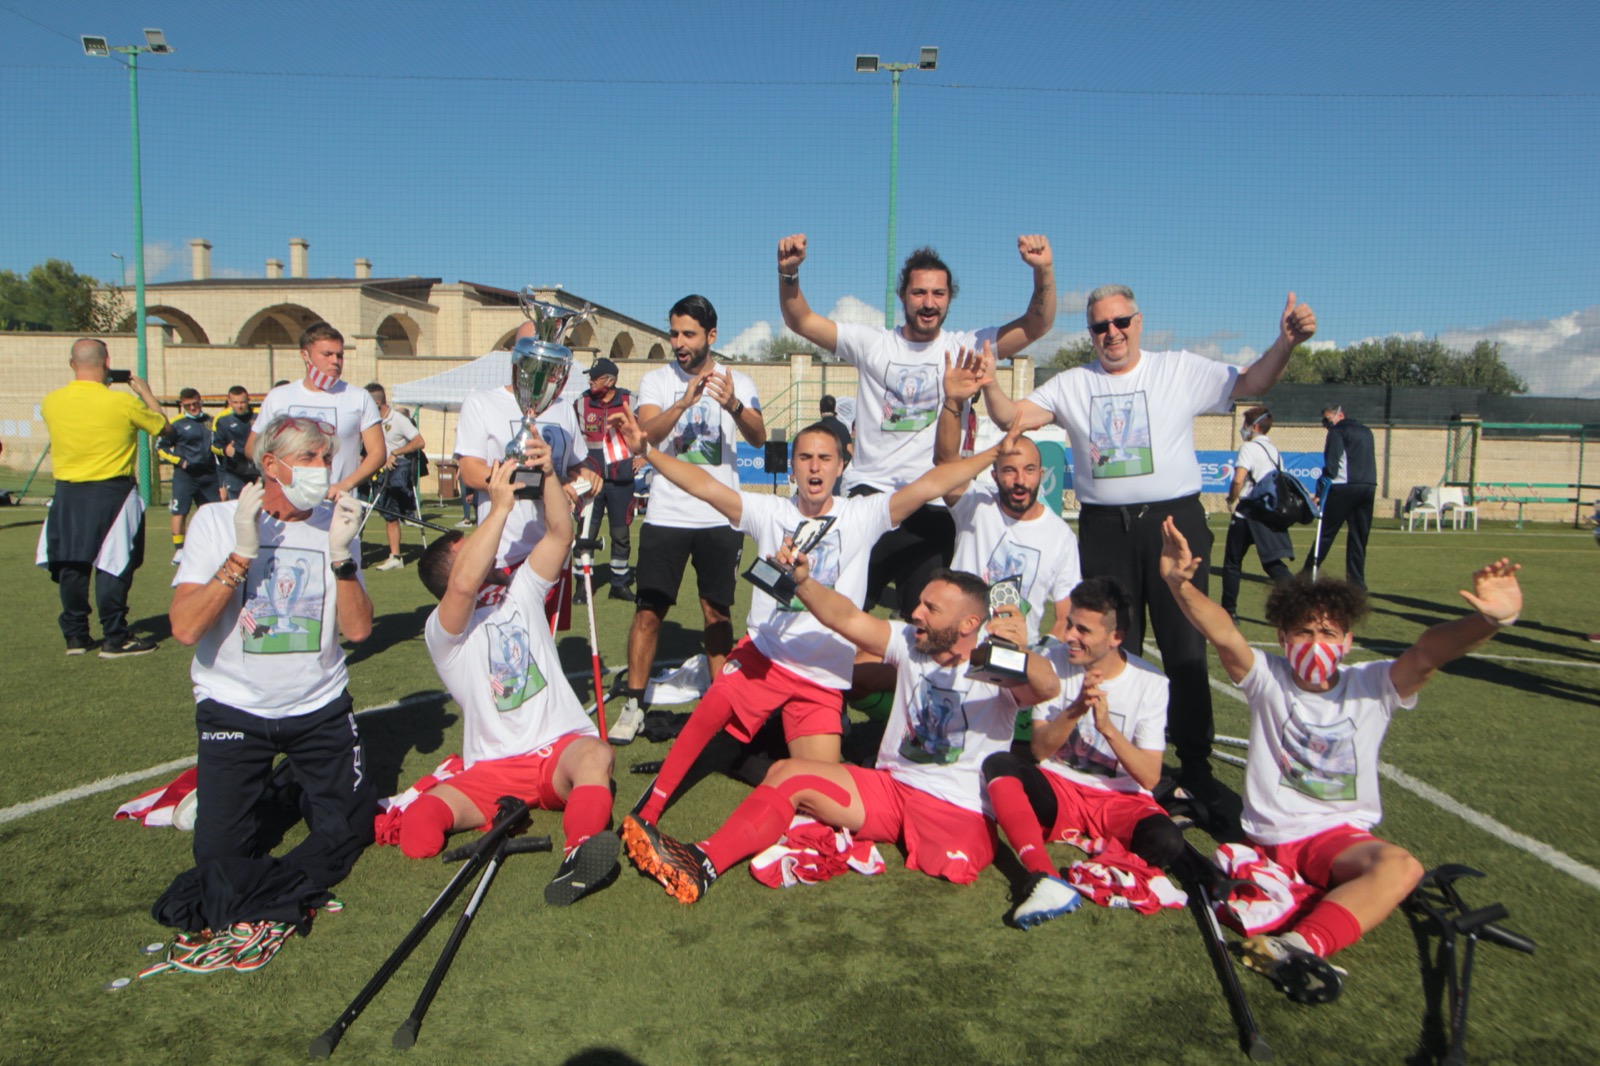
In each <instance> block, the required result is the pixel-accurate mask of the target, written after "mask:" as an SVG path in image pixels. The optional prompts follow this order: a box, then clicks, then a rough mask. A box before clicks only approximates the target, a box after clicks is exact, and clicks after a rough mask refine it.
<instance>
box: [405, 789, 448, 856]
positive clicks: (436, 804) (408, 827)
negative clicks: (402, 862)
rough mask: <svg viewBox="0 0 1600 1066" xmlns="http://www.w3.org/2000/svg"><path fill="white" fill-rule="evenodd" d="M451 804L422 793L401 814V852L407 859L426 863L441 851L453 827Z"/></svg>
mask: <svg viewBox="0 0 1600 1066" xmlns="http://www.w3.org/2000/svg"><path fill="white" fill-rule="evenodd" d="M455 822H456V815H455V812H454V811H452V810H451V809H450V804H448V803H446V802H445V801H444V800H442V799H440V798H439V797H438V796H435V795H432V794H430V793H426V792H425V793H423V794H422V795H420V796H418V797H417V798H416V799H414V800H412V801H411V803H410V804H409V805H408V806H407V807H406V809H405V810H404V811H402V812H401V814H400V850H401V851H402V852H403V853H404V854H405V856H406V858H408V859H426V858H430V857H432V856H434V855H437V854H439V852H441V851H443V850H444V837H445V834H446V833H448V832H450V828H451V826H453V825H455Z"/></svg>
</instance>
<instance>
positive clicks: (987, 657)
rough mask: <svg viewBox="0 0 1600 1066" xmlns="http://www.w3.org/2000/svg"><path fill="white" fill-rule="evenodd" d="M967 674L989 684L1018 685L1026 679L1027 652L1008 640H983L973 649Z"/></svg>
mask: <svg viewBox="0 0 1600 1066" xmlns="http://www.w3.org/2000/svg"><path fill="white" fill-rule="evenodd" d="M967 676H968V677H970V678H972V679H973V680H975V681H987V682H989V683H990V684H991V685H1020V684H1022V683H1023V682H1024V681H1026V680H1028V653H1027V652H1025V651H1023V650H1022V649H1021V648H1019V647H1016V646H1015V645H1013V644H1011V643H1009V642H1008V641H1003V640H988V641H985V642H984V643H982V644H979V645H978V646H977V647H976V648H974V649H973V651H972V658H971V659H970V660H968V665H967Z"/></svg>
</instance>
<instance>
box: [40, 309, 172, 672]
mask: <svg viewBox="0 0 1600 1066" xmlns="http://www.w3.org/2000/svg"><path fill="white" fill-rule="evenodd" d="M107 363H108V356H107V352H106V346H105V344H104V343H102V342H100V341H97V340H94V339H92V338H88V337H85V338H83V339H82V340H79V341H77V342H76V343H74V344H73V346H72V360H71V366H72V374H73V380H72V381H71V382H69V383H68V384H67V385H66V386H65V387H63V388H59V389H57V390H55V391H54V392H52V393H50V394H49V395H47V396H46V397H45V398H44V403H43V404H41V405H40V411H41V413H42V414H43V416H44V424H45V427H46V428H47V429H48V430H49V431H50V455H51V461H52V463H53V465H54V472H55V479H56V494H55V500H54V502H53V503H52V504H51V507H50V513H49V516H48V517H47V518H46V519H45V526H44V530H43V531H42V532H41V533H40V535H39V550H38V554H37V557H36V559H35V561H36V562H37V563H38V564H39V565H40V566H48V567H49V569H50V577H51V578H52V579H53V580H54V581H55V582H56V584H58V585H60V586H61V618H60V624H61V635H62V636H64V637H65V638H66V640H67V654H68V655H82V654H83V653H84V652H85V651H87V650H88V649H89V644H90V640H89V575H90V572H91V571H96V572H97V573H96V576H95V609H96V610H97V611H98V612H99V613H100V628H101V631H102V632H103V633H104V635H105V640H104V643H102V645H101V647H100V657H101V658H102V659H118V658H122V657H124V656H129V655H143V654H145V653H146V652H151V651H154V650H155V647H156V646H155V644H154V643H153V642H151V641H148V640H143V639H140V638H138V637H135V636H134V635H133V634H132V633H131V632H129V631H128V590H129V588H130V587H131V586H132V584H133V572H134V571H135V570H137V569H138V568H139V566H140V564H141V563H143V562H144V503H143V502H142V501H141V500H140V499H139V492H138V485H137V484H136V483H135V481H134V475H133V467H134V457H135V455H136V453H137V447H138V443H139V434H140V433H141V432H144V433H148V434H150V435H151V436H157V435H159V434H160V433H161V432H162V431H164V430H165V429H166V428H167V418H166V416H165V415H164V414H162V413H161V406H160V404H159V403H158V402H157V401H156V398H155V395H154V394H153V393H152V392H151V391H150V387H149V386H148V385H146V384H145V383H144V382H143V381H141V380H140V379H139V378H136V377H131V376H130V377H129V378H128V387H129V388H131V389H132V390H133V392H134V396H129V395H128V394H127V393H123V392H112V391H111V389H109V388H107V387H106V379H107ZM136 397H137V398H136Z"/></svg>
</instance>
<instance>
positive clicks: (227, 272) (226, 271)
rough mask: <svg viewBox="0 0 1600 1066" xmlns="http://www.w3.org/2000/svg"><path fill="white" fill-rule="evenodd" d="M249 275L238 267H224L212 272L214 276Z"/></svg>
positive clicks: (232, 276) (242, 276)
mask: <svg viewBox="0 0 1600 1066" xmlns="http://www.w3.org/2000/svg"><path fill="white" fill-rule="evenodd" d="M249 276H250V275H249V274H246V273H245V272H244V271H242V270H240V269H239V268H238V267H222V268H221V269H219V270H217V271H215V272H214V273H213V274H212V277H217V278H247V277H249Z"/></svg>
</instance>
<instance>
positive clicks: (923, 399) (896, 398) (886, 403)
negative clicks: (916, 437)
mask: <svg viewBox="0 0 1600 1066" xmlns="http://www.w3.org/2000/svg"><path fill="white" fill-rule="evenodd" d="M883 386H884V390H883V421H882V423H881V425H880V427H879V428H881V429H884V430H887V431H888V432H890V433H915V432H916V431H917V430H919V429H927V428H928V427H929V426H931V425H933V421H934V419H936V418H938V417H939V378H938V370H937V369H936V368H935V367H931V366H917V365H915V364H913V363H890V364H889V372H888V373H887V374H885V375H884V382H883Z"/></svg>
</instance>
